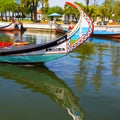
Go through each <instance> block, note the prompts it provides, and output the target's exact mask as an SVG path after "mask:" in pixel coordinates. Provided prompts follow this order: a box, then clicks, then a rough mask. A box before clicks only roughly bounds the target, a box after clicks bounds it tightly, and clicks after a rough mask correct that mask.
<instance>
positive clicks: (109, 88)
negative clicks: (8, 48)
mask: <svg viewBox="0 0 120 120" xmlns="http://www.w3.org/2000/svg"><path fill="white" fill-rule="evenodd" d="M46 35H47V36H46ZM50 36H52V37H50ZM9 37H10V38H11V39H12V37H13V36H12V35H11V36H8V38H9ZM56 37H58V35H55V34H50V33H47V34H46V33H42V34H41V33H32V34H30V33H29V32H26V33H24V34H23V35H22V40H27V41H29V42H30V43H37V44H39V43H40V42H42V43H44V42H48V41H49V40H50V39H51V40H54V39H55V38H56ZM2 38H5V35H3V36H2V37H1V38H0V39H2ZM17 39H18V38H17ZM119 51H120V43H118V42H115V41H111V40H106V39H95V38H90V39H89V40H88V41H87V42H86V43H85V44H83V45H81V46H80V47H79V48H77V49H76V50H75V51H73V52H72V53H70V54H69V55H67V56H65V57H62V58H60V59H57V60H54V61H51V62H48V63H45V64H41V65H34V66H33V65H32V66H31V65H29V66H17V65H8V64H0V120H10V119H11V120H56V119H57V120H73V117H74V118H75V117H76V119H78V120H118V119H119V118H120V114H119V112H120V102H119V101H120V96H119V92H120V53H119Z"/></svg>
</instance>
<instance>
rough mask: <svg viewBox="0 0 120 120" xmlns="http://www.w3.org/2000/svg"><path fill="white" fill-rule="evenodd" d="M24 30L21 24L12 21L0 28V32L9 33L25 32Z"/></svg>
mask: <svg viewBox="0 0 120 120" xmlns="http://www.w3.org/2000/svg"><path fill="white" fill-rule="evenodd" d="M25 30H26V29H25V28H24V27H23V24H22V22H18V23H17V22H15V21H12V22H11V23H9V24H8V25H5V26H0V31H9V32H14V31H25Z"/></svg>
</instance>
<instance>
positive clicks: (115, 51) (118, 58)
mask: <svg viewBox="0 0 120 120" xmlns="http://www.w3.org/2000/svg"><path fill="white" fill-rule="evenodd" d="M111 58H112V59H111V61H112V66H111V67H112V74H113V75H114V76H116V77H118V76H119V75H120V46H116V47H112V49H111Z"/></svg>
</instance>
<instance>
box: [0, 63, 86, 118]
mask: <svg viewBox="0 0 120 120" xmlns="http://www.w3.org/2000/svg"><path fill="white" fill-rule="evenodd" d="M11 69H12V70H11ZM31 73H32V74H31ZM33 74H34V76H35V77H34V76H33ZM0 76H2V77H3V78H4V79H6V80H13V81H14V82H15V83H18V84H22V86H24V88H25V89H27V88H28V89H29V88H30V89H32V91H34V92H36V93H39V94H43V95H46V96H48V97H49V98H50V100H52V101H53V102H55V103H57V104H58V105H60V106H61V108H63V109H64V110H66V111H67V112H68V114H69V115H70V116H71V117H72V118H73V120H83V119H84V117H85V113H84V111H83V109H82V108H81V107H80V106H79V103H78V97H77V96H75V94H74V93H73V91H72V90H71V88H69V87H68V85H67V84H66V83H65V82H64V81H63V80H62V79H61V78H59V77H58V76H56V74H55V73H54V72H52V71H50V70H49V69H48V68H47V67H46V66H44V65H42V64H41V65H33V66H20V65H11V64H0ZM53 114H54V113H53Z"/></svg>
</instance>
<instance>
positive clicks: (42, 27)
mask: <svg viewBox="0 0 120 120" xmlns="http://www.w3.org/2000/svg"><path fill="white" fill-rule="evenodd" d="M8 24H10V22H0V26H6V25H8ZM23 26H24V28H26V29H27V30H28V31H46V32H47V31H56V30H55V25H50V24H43V23H23ZM61 26H62V27H63V28H67V27H68V26H69V25H67V24H62V25H61ZM94 30H108V31H120V25H103V26H94Z"/></svg>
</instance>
